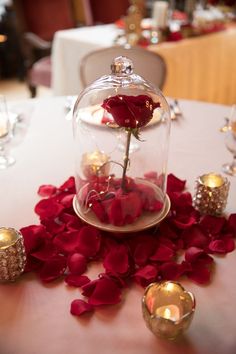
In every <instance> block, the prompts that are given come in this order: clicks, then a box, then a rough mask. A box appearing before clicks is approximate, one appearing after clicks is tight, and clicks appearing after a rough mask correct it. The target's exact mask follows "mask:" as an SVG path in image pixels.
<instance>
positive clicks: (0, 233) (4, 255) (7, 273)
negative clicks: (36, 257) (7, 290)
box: [0, 227, 26, 282]
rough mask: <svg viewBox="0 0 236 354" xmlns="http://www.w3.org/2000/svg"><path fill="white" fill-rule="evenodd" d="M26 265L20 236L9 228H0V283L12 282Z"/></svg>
mask: <svg viewBox="0 0 236 354" xmlns="http://www.w3.org/2000/svg"><path fill="white" fill-rule="evenodd" d="M25 263H26V255H25V247H24V241H23V236H22V234H21V233H20V232H19V231H17V230H15V229H13V228H10V227H1V228H0V282H5V281H14V280H16V279H17V278H18V277H19V275H20V274H21V273H22V272H23V271H24V267H25Z"/></svg>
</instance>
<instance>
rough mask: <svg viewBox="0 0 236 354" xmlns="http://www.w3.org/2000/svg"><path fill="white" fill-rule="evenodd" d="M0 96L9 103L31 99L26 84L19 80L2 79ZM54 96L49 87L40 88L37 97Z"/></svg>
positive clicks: (0, 81)
mask: <svg viewBox="0 0 236 354" xmlns="http://www.w3.org/2000/svg"><path fill="white" fill-rule="evenodd" d="M0 94H1V95H4V96H5V97H6V99H7V100H8V101H11V100H20V99H24V98H29V97H30V94H29V91H28V88H27V86H26V84H25V82H22V81H19V80H18V79H7V80H6V79H1V80H0ZM43 96H52V91H51V90H50V89H49V88H47V87H39V88H38V92H37V97H43Z"/></svg>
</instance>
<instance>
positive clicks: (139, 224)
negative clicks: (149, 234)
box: [73, 195, 170, 233]
mask: <svg viewBox="0 0 236 354" xmlns="http://www.w3.org/2000/svg"><path fill="white" fill-rule="evenodd" d="M73 208H74V211H75V213H76V214H77V216H79V218H80V219H82V220H83V221H85V222H86V223H87V224H90V225H92V226H95V227H97V228H98V229H100V230H104V231H108V232H115V233H129V232H137V231H142V230H145V229H148V228H150V227H152V226H155V225H157V224H159V223H160V222H161V221H162V220H163V219H164V218H165V217H166V215H167V214H168V212H169V210H170V199H169V197H168V195H166V196H165V198H164V205H163V208H162V210H161V211H160V212H158V213H155V212H153V213H152V212H144V213H143V214H142V215H141V216H140V217H139V218H138V219H137V220H136V221H135V222H133V223H132V224H126V225H124V226H115V225H112V224H105V223H102V222H101V221H100V220H99V219H98V218H97V216H96V215H95V214H94V212H93V211H92V210H89V211H87V212H86V213H85V212H83V210H82V208H81V207H80V205H79V203H78V200H77V198H76V195H75V196H74V199H73Z"/></svg>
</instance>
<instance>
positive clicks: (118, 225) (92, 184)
mask: <svg viewBox="0 0 236 354" xmlns="http://www.w3.org/2000/svg"><path fill="white" fill-rule="evenodd" d="M144 65H146V64H145V63H144ZM73 133H74V141H75V144H74V146H75V163H76V175H75V182H76V196H75V198H74V202H73V207H74V210H75V212H76V213H77V215H78V216H79V217H80V218H81V219H83V220H84V221H86V222H87V223H88V224H91V225H94V226H96V227H98V228H100V229H103V230H107V231H112V232H122V233H124V232H136V231H140V230H143V229H146V228H149V227H151V226H154V225H156V224H158V223H159V222H160V221H161V220H162V219H163V218H164V217H165V216H166V215H167V213H168V211H169V208H170V202H169V198H168V196H167V195H166V178H167V174H166V171H167V158H168V146H169V135H170V112H169V106H168V103H167V101H166V99H165V97H164V96H163V94H162V93H161V92H160V90H159V89H158V88H156V87H154V86H153V85H152V84H151V83H149V82H147V81H146V80H145V79H144V78H142V77H140V76H139V75H136V74H135V73H133V63H132V61H131V60H130V59H129V58H127V57H117V58H115V59H114V60H113V63H112V64H111V74H110V75H106V76H102V77H101V78H99V79H98V80H96V81H95V82H93V83H92V84H91V85H90V86H88V87H87V88H86V89H85V90H84V91H83V92H82V93H81V95H80V96H79V97H78V99H77V101H76V103H75V106H74V110H73Z"/></svg>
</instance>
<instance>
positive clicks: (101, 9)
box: [82, 0, 130, 26]
mask: <svg viewBox="0 0 236 354" xmlns="http://www.w3.org/2000/svg"><path fill="white" fill-rule="evenodd" d="M82 1H83V8H84V14H85V22H86V25H88V26H90V25H96V24H99V23H100V24H102V23H103V24H105V23H114V22H115V21H117V20H119V19H120V18H121V17H122V16H124V15H126V12H127V9H128V7H129V6H130V1H129V0H115V1H112V0H82Z"/></svg>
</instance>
